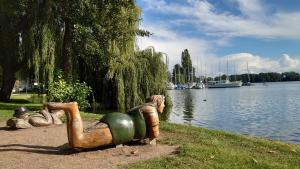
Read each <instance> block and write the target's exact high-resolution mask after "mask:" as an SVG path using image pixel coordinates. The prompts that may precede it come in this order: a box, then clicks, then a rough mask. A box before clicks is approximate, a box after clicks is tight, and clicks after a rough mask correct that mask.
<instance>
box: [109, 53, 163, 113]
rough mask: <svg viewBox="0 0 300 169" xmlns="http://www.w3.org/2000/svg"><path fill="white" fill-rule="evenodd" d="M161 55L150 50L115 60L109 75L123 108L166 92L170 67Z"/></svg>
mask: <svg viewBox="0 0 300 169" xmlns="http://www.w3.org/2000/svg"><path fill="white" fill-rule="evenodd" d="M161 58H162V54H161V53H152V52H150V51H147V50H146V51H137V52H135V53H134V54H133V55H132V56H127V57H122V56H120V57H116V58H114V59H112V60H111V62H110V66H109V72H108V78H109V79H112V80H113V81H114V82H115V84H116V91H117V92H116V98H117V106H118V109H119V110H121V111H124V110H127V109H129V108H131V107H133V106H135V105H139V104H141V103H143V102H145V98H148V97H150V96H151V95H153V94H164V95H166V81H167V70H166V65H165V64H164V62H163V61H162V59H161Z"/></svg>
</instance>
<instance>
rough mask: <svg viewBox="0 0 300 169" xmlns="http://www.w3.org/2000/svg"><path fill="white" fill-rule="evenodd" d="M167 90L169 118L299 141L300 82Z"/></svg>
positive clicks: (175, 120)
mask: <svg viewBox="0 0 300 169" xmlns="http://www.w3.org/2000/svg"><path fill="white" fill-rule="evenodd" d="M169 94H170V96H171V97H172V100H173V108H172V112H171V114H170V116H169V121H171V122H175V123H184V124H191V125H194V126H200V127H205V128H212V129H221V130H227V131H232V132H235V133H242V134H249V135H254V136H262V137H267V138H271V139H273V140H281V141H285V142H289V143H297V144H299V143H300V82H281V83H267V86H265V85H263V84H259V83H258V84H255V86H242V87H240V88H223V89H205V90H203V89H202V90H201V89H200V90H197V89H191V90H170V91H169ZM203 99H207V101H203Z"/></svg>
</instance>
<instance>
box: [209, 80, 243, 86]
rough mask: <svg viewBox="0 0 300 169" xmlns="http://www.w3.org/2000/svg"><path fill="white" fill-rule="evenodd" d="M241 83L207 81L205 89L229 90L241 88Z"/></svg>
mask: <svg viewBox="0 0 300 169" xmlns="http://www.w3.org/2000/svg"><path fill="white" fill-rule="evenodd" d="M242 84H243V83H242V81H233V82H231V81H229V80H228V79H227V80H220V81H208V83H207V87H208V88H230V87H241V86H242Z"/></svg>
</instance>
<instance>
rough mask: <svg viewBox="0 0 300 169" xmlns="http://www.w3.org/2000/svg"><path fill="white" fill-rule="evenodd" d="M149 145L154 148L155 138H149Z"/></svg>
mask: <svg viewBox="0 0 300 169" xmlns="http://www.w3.org/2000/svg"><path fill="white" fill-rule="evenodd" d="M149 144H150V145H152V146H156V138H150V139H149Z"/></svg>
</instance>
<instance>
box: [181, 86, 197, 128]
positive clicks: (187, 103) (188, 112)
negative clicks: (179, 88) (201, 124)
mask: <svg viewBox="0 0 300 169" xmlns="http://www.w3.org/2000/svg"><path fill="white" fill-rule="evenodd" d="M193 100H195V99H194V98H193V95H192V90H187V91H186V92H184V108H183V114H184V116H183V119H184V120H185V121H186V122H188V123H191V121H192V120H193V119H194V114H193V109H194V103H193Z"/></svg>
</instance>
